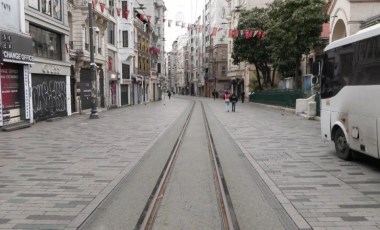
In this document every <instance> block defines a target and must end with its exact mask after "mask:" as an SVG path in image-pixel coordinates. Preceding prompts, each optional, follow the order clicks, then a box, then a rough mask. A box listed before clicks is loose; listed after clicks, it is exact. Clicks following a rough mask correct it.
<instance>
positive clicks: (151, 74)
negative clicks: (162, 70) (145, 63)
mask: <svg viewBox="0 0 380 230" xmlns="http://www.w3.org/2000/svg"><path fill="white" fill-rule="evenodd" d="M150 78H151V79H152V80H155V79H157V72H156V71H150Z"/></svg>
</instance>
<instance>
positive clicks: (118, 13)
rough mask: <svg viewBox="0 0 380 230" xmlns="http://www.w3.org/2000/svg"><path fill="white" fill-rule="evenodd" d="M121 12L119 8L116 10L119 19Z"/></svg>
mask: <svg viewBox="0 0 380 230" xmlns="http://www.w3.org/2000/svg"><path fill="white" fill-rule="evenodd" d="M120 11H121V9H120V8H119V7H118V8H116V13H117V16H118V17H120Z"/></svg>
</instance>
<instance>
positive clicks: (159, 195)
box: [135, 101, 239, 230]
mask: <svg viewBox="0 0 380 230" xmlns="http://www.w3.org/2000/svg"><path fill="white" fill-rule="evenodd" d="M200 103H201V109H202V117H203V124H204V128H205V131H206V138H207V143H208V144H207V145H208V147H207V149H208V152H209V158H210V163H211V168H212V169H211V171H212V178H213V183H214V187H215V194H216V199H217V201H218V202H217V203H218V210H219V215H220V218H221V227H222V229H224V230H239V225H238V222H237V218H236V215H235V211H234V209H233V205H232V201H231V198H230V195H229V192H228V187H227V183H226V181H225V179H224V175H223V171H222V167H221V164H220V161H219V157H218V154H217V152H216V148H215V144H214V140H213V137H212V133H211V129H210V127H209V125H208V120H207V115H206V112H205V109H204V106H203V102H201V101H200ZM195 104H196V102H195V101H194V103H193V105H192V108H191V110H190V112H189V114H188V116H187V119H186V122H185V124H184V125H183V128H182V129H181V132H180V134H179V136H178V138H177V140H176V142H175V145H174V146H173V149H172V151H171V153H170V156H169V158H168V160H167V162H166V163H165V166H164V168H163V170H162V172H161V174H160V177H159V178H158V180H157V182H156V185H155V187H154V189H153V191H152V193H151V195H150V197H149V199H148V201H147V203H146V205H145V207H144V209H143V211H142V213H141V215H140V218H139V220H138V222H137V224H136V226H135V230H138V229H143V230H150V229H153V226H154V223H155V218H156V216H157V213H158V210H159V207H160V205H161V201H162V199H163V197H164V194H165V190H166V188H167V186H168V183H169V181H170V177H171V174H172V171H173V168H174V166H175V162H176V158H177V156H178V155H179V154H180V152H181V150H180V148H181V144H182V142H183V141H184V139H185V138H184V135H185V133H186V130H187V128H188V126H189V123H190V120H191V117H192V115H193V113H194V107H195Z"/></svg>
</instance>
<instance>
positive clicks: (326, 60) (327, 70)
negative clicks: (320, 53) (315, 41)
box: [321, 50, 335, 99]
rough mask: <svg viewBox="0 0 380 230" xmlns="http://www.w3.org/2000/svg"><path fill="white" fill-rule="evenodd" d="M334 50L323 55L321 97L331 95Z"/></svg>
mask: <svg viewBox="0 0 380 230" xmlns="http://www.w3.org/2000/svg"><path fill="white" fill-rule="evenodd" d="M334 58H335V51H334V50H331V51H328V52H327V53H326V54H325V56H324V57H323V66H322V81H321V82H323V84H322V85H321V99H324V98H329V97H332V96H333V79H334Z"/></svg>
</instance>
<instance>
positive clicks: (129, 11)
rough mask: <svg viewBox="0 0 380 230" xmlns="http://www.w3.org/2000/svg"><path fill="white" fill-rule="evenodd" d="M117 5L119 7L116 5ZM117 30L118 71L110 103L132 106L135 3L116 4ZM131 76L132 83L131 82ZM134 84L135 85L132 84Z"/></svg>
mask: <svg viewBox="0 0 380 230" xmlns="http://www.w3.org/2000/svg"><path fill="white" fill-rule="evenodd" d="M118 4H119V5H118ZM117 5H118V8H117V9H116V10H117V12H116V13H117V14H118V16H119V17H117V23H116V24H117V30H118V41H119V42H118V45H117V57H118V58H117V60H118V62H119V63H118V71H117V75H116V79H115V80H114V79H112V80H113V81H112V83H111V101H112V104H113V105H115V104H116V105H117V106H125V105H129V104H134V103H135V100H134V99H136V96H134V93H135V92H136V91H137V87H139V86H138V85H139V84H137V81H136V79H138V77H137V78H136V75H135V70H136V65H135V60H137V59H136V58H135V57H137V56H138V55H137V53H135V51H136V47H137V46H135V44H136V40H135V36H134V35H135V23H134V20H139V19H136V18H135V15H134V13H133V8H134V7H136V6H137V3H136V1H121V2H118V3H117ZM132 76H133V81H132ZM132 82H134V83H135V84H132Z"/></svg>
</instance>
